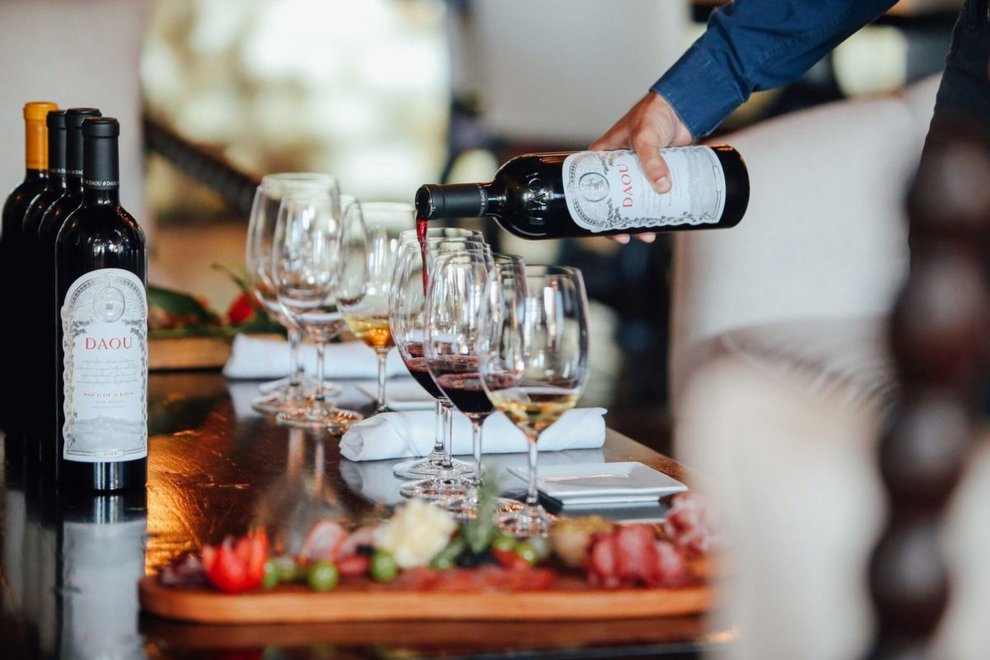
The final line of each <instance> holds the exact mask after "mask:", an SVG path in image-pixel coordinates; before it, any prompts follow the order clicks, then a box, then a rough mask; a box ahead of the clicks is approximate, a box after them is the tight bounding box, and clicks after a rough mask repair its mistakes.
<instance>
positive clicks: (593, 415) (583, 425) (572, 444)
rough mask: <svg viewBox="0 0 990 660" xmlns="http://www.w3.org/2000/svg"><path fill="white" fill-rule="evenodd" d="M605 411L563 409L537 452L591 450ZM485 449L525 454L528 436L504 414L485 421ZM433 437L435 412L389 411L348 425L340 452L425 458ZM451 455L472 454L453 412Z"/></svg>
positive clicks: (462, 422) (465, 425)
mask: <svg viewBox="0 0 990 660" xmlns="http://www.w3.org/2000/svg"><path fill="white" fill-rule="evenodd" d="M604 415H605V409H604V408H575V409H573V410H569V411H567V412H566V413H564V414H563V415H562V416H561V417H560V419H558V420H557V422H556V423H555V424H554V425H553V426H551V427H550V428H548V429H547V430H546V431H544V432H543V434H542V436H541V437H540V442H539V449H540V450H541V451H563V450H567V449H594V448H597V447H601V446H602V445H603V444H604V443H605V418H604ZM483 434H484V435H483V438H482V442H483V445H482V447H483V449H484V453H486V454H498V453H510V452H524V451H526V449H527V445H526V442H527V441H526V436H524V435H523V432H522V431H520V430H519V428H518V427H517V426H516V425H515V424H513V423H512V422H511V421H509V419H508V418H507V417H506V416H505V415H503V414H502V413H495V414H494V415H491V416H489V417H488V419H487V420H485V425H484V427H483ZM435 438H436V413H435V412H434V411H432V410H417V411H409V412H388V413H381V414H378V415H374V416H372V417H369V418H368V419H366V420H364V421H361V422H358V423H357V424H355V425H353V426H351V428H350V429H348V431H347V432H346V433H344V435H343V437H342V438H341V440H340V454H341V456H343V457H344V458H346V459H348V460H351V461H378V460H383V459H387V458H412V457H416V456H425V455H426V454H428V453H430V451H431V450H432V449H433V442H434V439H435ZM453 453H454V454H458V455H463V454H470V453H471V422H470V421H469V420H468V418H467V417H465V416H464V415H462V414H461V413H459V412H456V411H455V412H454V437H453Z"/></svg>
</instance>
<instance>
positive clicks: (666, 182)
mask: <svg viewBox="0 0 990 660" xmlns="http://www.w3.org/2000/svg"><path fill="white" fill-rule="evenodd" d="M693 140H694V137H693V136H692V135H691V131H689V130H688V127H687V126H685V125H684V122H683V121H681V118H680V117H678V116H677V113H676V112H674V109H673V108H672V107H671V106H670V104H669V103H667V99H665V98H664V97H662V96H660V95H659V94H657V93H656V92H647V94H646V96H644V97H643V98H641V99H640V100H639V101H638V102H637V103H636V105H634V106H633V107H632V108H630V109H629V112H627V113H626V114H625V115H624V116H623V117H622V118H621V119H620V120H619V121H617V122H616V123H615V125H613V126H612V128H610V129H608V131H606V132H605V134H604V135H602V136H601V137H600V138H598V139H597V140H595V141H594V142H593V143H591V146H590V147H589V149H591V150H592V151H602V150H611V149H630V148H631V149H632V150H633V151H635V152H636V157H637V158H639V162H640V165H641V166H642V168H643V174H644V175H645V176H646V179H647V180H648V181H649V182H650V184H651V185H652V186H653V188H654V190H656V191H657V192H658V193H666V192H669V191H670V170H668V169H667V163H666V162H664V159H663V156H661V155H660V149H661V148H663V147H683V146H687V145H689V144H691V142H692V141H693ZM611 238H612V239H613V240H616V241H619V242H620V243H628V242H629V235H628V234H619V235H617V236H612V237H611ZM636 238H638V239H639V240H641V241H644V242H647V243H652V242H653V240H654V239H655V238H656V235H655V234H653V233H643V234H637V235H636Z"/></svg>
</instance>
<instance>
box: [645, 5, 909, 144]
mask: <svg viewBox="0 0 990 660" xmlns="http://www.w3.org/2000/svg"><path fill="white" fill-rule="evenodd" d="M895 1H896V0H735V1H734V2H731V3H730V4H728V5H724V6H722V7H720V8H719V9H717V10H715V11H714V12H712V15H711V17H710V18H709V21H708V27H707V29H706V30H705V32H704V34H702V36H701V37H699V38H698V40H697V41H695V42H694V44H692V46H691V47H690V48H689V49H688V50H687V51H686V52H685V53H684V55H682V56H681V58H680V59H678V60H677V62H676V63H674V65H673V66H672V67H671V68H670V69H669V70H668V71H667V72H666V73H665V74H664V75H663V76H662V77H661V78H660V79H659V80H658V81H657V82H656V83H654V85H653V86H652V87H651V88H650V89H651V90H653V91H654V92H656V93H658V94H660V95H661V96H663V97H664V98H665V99H667V102H668V103H670V105H671V106H672V107H673V108H674V110H675V111H676V112H677V114H678V115H679V116H680V118H681V119H682V120H683V121H684V123H685V124H686V125H687V127H688V129H690V131H691V134H692V135H694V136H695V137H702V136H705V135H708V134H709V133H711V132H712V131H713V130H715V128H716V127H718V125H719V124H720V123H721V122H722V121H723V120H724V119H725V118H726V117H727V116H729V114H730V113H731V112H732V111H733V110H735V109H736V108H737V107H738V106H739V105H741V104H742V103H743V102H744V101H746V99H748V98H749V96H750V94H752V93H753V92H754V91H760V90H766V89H772V88H774V87H779V86H781V85H784V84H786V83H789V82H791V81H793V80H796V79H797V78H798V77H800V76H801V74H802V73H804V72H805V71H807V70H808V69H809V68H811V66H812V65H813V64H815V62H817V61H818V60H819V59H821V58H822V57H823V56H824V55H825V54H826V53H828V52H829V51H830V50H831V49H832V48H834V47H835V46H837V45H838V44H839V43H840V42H842V41H843V40H844V39H846V38H847V37H848V36H849V35H851V34H852V33H853V32H855V31H857V30H858V29H859V28H861V27H862V26H864V25H866V24H867V23H869V22H871V21H873V20H875V19H876V18H877V17H878V16H880V15H881V14H882V13H883V12H885V11H886V10H887V9H889V8H890V7H891V6H892V5H893V4H894V3H895Z"/></svg>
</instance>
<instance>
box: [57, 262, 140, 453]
mask: <svg viewBox="0 0 990 660" xmlns="http://www.w3.org/2000/svg"><path fill="white" fill-rule="evenodd" d="M61 316H62V331H63V339H62V348H63V350H64V351H65V360H64V362H63V364H62V368H63V374H64V383H65V391H64V394H65V406H64V411H65V425H64V426H63V427H62V435H63V437H64V439H65V443H64V448H63V451H62V457H63V458H64V459H65V460H69V461H79V462H83V463H97V462H105V461H128V460H132V459H137V458H143V457H145V456H147V455H148V299H147V293H146V289H145V286H144V283H143V282H142V281H141V279H140V278H138V277H137V276H136V275H135V274H134V273H131V272H129V271H126V270H122V269H119V268H103V269H100V270H94V271H90V272H88V273H86V274H85V275H83V276H82V277H80V278H79V279H77V280H76V281H75V282H73V283H72V286H70V287H69V291H68V293H67V294H66V296H65V303H64V304H63V305H62V310H61Z"/></svg>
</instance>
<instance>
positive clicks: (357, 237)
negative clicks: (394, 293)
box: [337, 200, 416, 413]
mask: <svg viewBox="0 0 990 660" xmlns="http://www.w3.org/2000/svg"><path fill="white" fill-rule="evenodd" d="M415 217H416V211H415V209H414V208H413V206H412V205H411V204H405V203H401V202H364V203H362V202H360V201H357V200H355V201H353V202H352V203H350V204H348V205H347V206H346V207H345V208H344V221H343V222H344V225H343V234H342V237H341V254H340V266H341V277H340V287H339V291H338V296H337V298H338V302H339V303H340V309H341V312H343V316H344V321H346V322H347V327H348V328H350V330H351V332H353V333H354V336H355V337H357V338H358V339H360V340H361V341H363V342H364V343H365V344H366V345H367V346H369V347H370V348H371V349H372V350H374V351H375V355H376V356H377V358H378V393H377V394H378V395H377V401H376V404H375V412H376V413H380V412H387V411H388V405H387V404H386V399H385V382H386V379H387V373H386V365H387V360H388V354H389V351H390V350H391V349H392V348H393V347H394V346H395V341H394V340H393V339H392V330H391V328H390V327H389V322H388V296H389V291H390V288H391V284H392V272H393V270H394V268H395V259H396V255H397V253H398V250H399V241H398V240H397V239H395V238H392V237H389V235H388V231H387V227H389V226H396V225H401V224H404V225H408V224H410V223H411V222H412V221H413V220H414V219H415Z"/></svg>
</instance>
